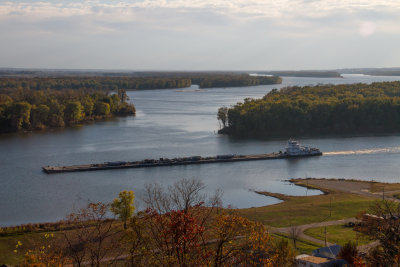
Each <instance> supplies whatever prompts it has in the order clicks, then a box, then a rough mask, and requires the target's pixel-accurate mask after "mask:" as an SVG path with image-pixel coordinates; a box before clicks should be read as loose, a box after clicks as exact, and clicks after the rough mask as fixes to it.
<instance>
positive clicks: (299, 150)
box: [43, 140, 322, 174]
mask: <svg viewBox="0 0 400 267" xmlns="http://www.w3.org/2000/svg"><path fill="white" fill-rule="evenodd" d="M320 155H322V152H321V151H320V150H319V149H317V148H308V147H303V146H300V145H299V143H298V142H297V141H294V140H289V141H288V147H287V148H286V150H285V152H279V153H269V154H254V155H218V156H215V157H201V156H193V157H184V158H173V159H169V158H160V159H145V160H141V161H114V162H104V163H100V164H86V165H71V166H44V167H43V171H44V172H46V173H48V174H51V173H61V172H80V171H97V170H113V169H124V168H148V167H159V166H175V165H189V164H206V163H219V162H235V161H249V160H269V159H283V158H293V157H309V156H320Z"/></svg>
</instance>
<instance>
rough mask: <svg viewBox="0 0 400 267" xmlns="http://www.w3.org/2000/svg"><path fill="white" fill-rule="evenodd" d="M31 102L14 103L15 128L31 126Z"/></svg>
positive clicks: (12, 119)
mask: <svg viewBox="0 0 400 267" xmlns="http://www.w3.org/2000/svg"><path fill="white" fill-rule="evenodd" d="M31 108H32V106H31V104H29V103H28V102H17V103H15V104H13V105H12V107H11V109H12V115H11V125H12V128H14V129H15V130H21V129H22V128H29V126H30V123H29V118H30V116H31Z"/></svg>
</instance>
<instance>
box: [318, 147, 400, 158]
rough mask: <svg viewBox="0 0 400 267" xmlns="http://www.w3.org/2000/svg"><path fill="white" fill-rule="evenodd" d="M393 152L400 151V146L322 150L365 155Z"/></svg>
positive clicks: (341, 153)
mask: <svg viewBox="0 0 400 267" xmlns="http://www.w3.org/2000/svg"><path fill="white" fill-rule="evenodd" d="M387 153H390V154H394V153H400V146H397V147H384V148H371V149H360V150H343V151H330V152H324V155H328V156H329V155H330V156H334V155H367V154H387Z"/></svg>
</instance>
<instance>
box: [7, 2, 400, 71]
mask: <svg viewBox="0 0 400 267" xmlns="http://www.w3.org/2000/svg"><path fill="white" fill-rule="evenodd" d="M0 67H27V68H69V69H74V68H84V69H130V70H282V69H332V68H346V67H400V0H320V1H318V0H124V1H117V0H109V1H105V0H101V1H100V0H90V1H89V0H87V1H84V0H82V1H76V0H65V1H49V0H40V1H37V0H30V1H28V0H25V1H24V0H14V1H4V0H0Z"/></svg>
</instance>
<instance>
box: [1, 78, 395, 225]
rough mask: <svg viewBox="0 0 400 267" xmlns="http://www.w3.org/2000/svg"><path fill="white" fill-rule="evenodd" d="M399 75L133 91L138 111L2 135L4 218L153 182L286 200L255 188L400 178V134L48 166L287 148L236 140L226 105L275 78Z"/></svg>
mask: <svg viewBox="0 0 400 267" xmlns="http://www.w3.org/2000/svg"><path fill="white" fill-rule="evenodd" d="M393 80H400V77H384V76H381V77H378V76H364V75H344V78H343V79H340V78H334V79H332V78H330V79H325V78H294V77H285V78H284V79H283V83H282V84H281V85H270V86H254V87H241V88H213V89H198V88H197V86H192V87H191V88H185V89H168V90H165V89H164V90H148V91H130V92H128V95H129V97H130V101H132V102H133V103H134V104H135V106H136V108H137V115H136V117H124V118H118V119H113V120H109V121H103V122H96V123H93V124H90V125H85V126H81V127H75V128H67V129H64V130H50V131H46V132H34V133H20V134H12V135H2V136H0V182H1V186H0V225H1V226H6V225H16V224H21V223H29V222H48V221H57V220H60V219H62V218H64V217H65V216H66V214H67V213H69V212H71V211H74V210H76V209H78V208H80V207H83V206H85V205H86V204H87V203H88V202H97V201H102V202H110V201H112V199H113V198H115V197H117V195H118V192H120V191H122V190H133V191H134V192H135V194H136V198H137V204H138V206H139V207H138V208H139V209H140V208H141V207H143V205H142V204H141V202H140V198H141V195H142V194H143V192H144V188H145V184H146V183H152V182H158V183H160V184H162V185H164V186H167V185H170V184H172V183H174V182H176V181H177V180H179V179H181V178H196V179H200V180H201V181H203V182H204V184H205V185H206V193H208V194H211V193H212V192H213V191H214V190H215V189H217V188H220V189H222V190H223V192H224V195H223V201H224V205H225V206H226V205H231V206H233V207H238V208H245V207H254V206H263V205H269V204H274V203H278V202H279V200H277V199H274V198H271V197H266V196H261V195H258V194H256V193H254V192H252V190H267V191H271V192H277V193H286V194H291V195H305V194H308V195H311V194H318V193H319V191H316V190H306V189H305V188H302V187H297V186H294V185H292V184H290V183H288V182H286V181H285V180H287V179H290V178H297V177H300V178H301V177H329V178H331V177H335V178H355V179H365V180H371V179H374V180H377V181H388V182H399V181H400V179H399V173H400V164H399V162H400V135H388V136H358V137H354V136H353V137H318V138H304V139H300V141H301V143H302V144H304V145H308V146H314V147H318V148H320V149H321V151H323V152H324V153H325V155H324V156H321V157H312V158H302V159H291V160H270V161H254V162H238V163H221V164H206V165H189V166H171V167H158V168H148V169H122V170H114V171H97V172H84V173H63V174H54V175H47V174H45V173H43V172H42V170H41V166H44V165H58V164H59V165H70V164H83V163H101V162H105V161H120V160H122V161H127V160H142V159H146V158H160V157H182V156H194V155H201V156H212V155H220V154H252V153H265V152H274V151H279V150H283V149H284V147H285V146H286V141H287V140H286V139H273V140H237V139H233V138H230V137H228V136H223V135H218V134H216V132H217V130H218V127H219V126H218V121H217V119H216V113H217V109H218V108H219V107H221V106H223V105H225V106H229V105H232V104H234V103H236V102H238V101H242V100H243V99H244V98H246V97H254V98H257V97H262V96H263V95H265V94H266V93H267V92H269V91H270V90H272V89H273V88H280V87H283V86H288V85H309V84H318V83H332V84H338V83H356V82H365V83H370V82H374V81H393Z"/></svg>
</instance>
